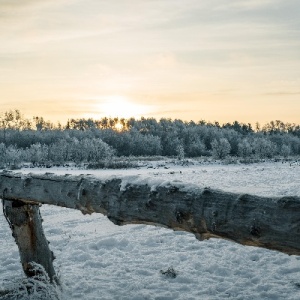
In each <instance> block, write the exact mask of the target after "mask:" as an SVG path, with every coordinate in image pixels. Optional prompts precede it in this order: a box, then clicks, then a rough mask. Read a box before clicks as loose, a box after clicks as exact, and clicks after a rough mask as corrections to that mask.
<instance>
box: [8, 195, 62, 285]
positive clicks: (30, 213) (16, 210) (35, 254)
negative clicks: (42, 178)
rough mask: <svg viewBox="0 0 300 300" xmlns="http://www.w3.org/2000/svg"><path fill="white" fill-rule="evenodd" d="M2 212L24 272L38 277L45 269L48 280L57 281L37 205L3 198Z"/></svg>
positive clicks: (52, 257) (52, 256)
mask: <svg viewBox="0 0 300 300" xmlns="http://www.w3.org/2000/svg"><path fill="white" fill-rule="evenodd" d="M3 212H4V214H5V217H6V219H7V221H8V223H9V225H10V228H11V230H12V235H13V237H14V239H15V241H16V244H17V245H18V248H19V253H20V258H21V264H22V267H23V270H24V273H25V274H26V275H27V276H29V277H39V275H43V273H44V272H45V271H46V273H47V274H48V276H49V279H50V282H56V283H58V280H57V277H56V274H55V271H54V267H53V263H52V262H53V260H54V255H53V253H52V251H51V250H50V249H49V246H48V241H47V240H46V237H45V235H44V231H43V227H42V220H41V215H40V210H39V205H38V204H26V203H24V202H22V201H18V200H17V201H9V200H5V199H3ZM36 264H38V265H40V266H42V267H43V268H44V270H42V269H41V268H40V266H37V265H36ZM40 273H41V274H40Z"/></svg>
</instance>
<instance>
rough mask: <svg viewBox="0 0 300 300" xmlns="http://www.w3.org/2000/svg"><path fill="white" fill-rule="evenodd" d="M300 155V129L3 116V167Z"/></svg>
mask: <svg viewBox="0 0 300 300" xmlns="http://www.w3.org/2000/svg"><path fill="white" fill-rule="evenodd" d="M299 154H300V125H297V124H291V123H284V122H282V121H279V120H276V121H271V122H269V123H267V124H265V125H263V126H260V124H258V123H257V124H256V125H255V128H253V127H252V125H251V124H249V123H248V124H245V123H240V122H238V121H234V122H233V123H226V124H222V125H221V124H219V123H218V122H214V123H211V122H206V121H204V120H200V121H199V122H194V121H190V122H185V121H182V120H179V119H175V120H172V119H169V118H161V119H160V120H156V119H155V118H143V117H142V118H141V119H135V118H130V119H120V118H101V119H99V120H93V119H70V120H68V121H67V123H66V124H65V125H62V124H60V123H58V124H54V123H52V122H49V121H45V119H44V118H43V117H33V118H32V119H31V120H30V119H26V118H24V117H23V115H22V114H21V113H20V111H19V110H10V111H7V112H4V113H2V114H0V165H1V166H3V165H16V164H19V163H21V162H31V163H32V164H63V163H66V162H75V163H78V164H79V163H90V162H94V163H95V162H98V161H100V160H104V159H106V160H108V159H112V158H113V157H115V156H125V157H126V156H157V155H160V156H173V157H174V156H176V157H178V158H180V159H182V158H184V157H199V156H213V157H214V158H217V159H224V158H226V157H230V156H232V157H239V158H241V159H244V160H247V159H252V158H259V159H262V158H273V157H275V156H282V157H288V156H297V155H299Z"/></svg>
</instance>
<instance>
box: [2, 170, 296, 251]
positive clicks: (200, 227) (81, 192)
mask: <svg viewBox="0 0 300 300" xmlns="http://www.w3.org/2000/svg"><path fill="white" fill-rule="evenodd" d="M1 193H5V199H8V200H20V201H24V202H27V203H42V204H52V205H57V206H62V207H68V208H73V209H79V210H81V211H82V213H84V214H87V213H88V214H90V213H93V212H97V213H102V214H104V215H107V217H108V218H109V219H110V220H111V221H112V222H113V223H115V224H117V225H124V224H138V223H140V224H152V225H157V226H163V227H167V228H171V229H173V230H184V231H188V232H191V233H193V234H195V236H196V237H197V238H198V239H200V240H201V239H208V238H212V237H213V238H224V239H227V240H231V241H235V242H237V243H240V244H243V245H251V246H257V247H264V248H268V249H273V250H278V251H281V252H284V253H287V254H296V255H300V198H299V197H282V198H271V197H270V198H266V197H259V196H252V195H248V194H233V193H227V192H223V191H219V190H212V189H209V188H200V187H199V186H196V185H190V184H188V185H187V184H183V183H178V182H169V183H164V184H162V182H154V180H152V179H149V180H145V179H140V178H139V177H138V176H135V177H130V178H128V177H120V178H110V179H103V180H101V179H99V178H94V177H91V176H70V175H65V176H58V175H54V174H50V173H48V174H47V173H46V174H45V175H32V174H28V175H24V174H16V173H12V172H4V173H0V195H1Z"/></svg>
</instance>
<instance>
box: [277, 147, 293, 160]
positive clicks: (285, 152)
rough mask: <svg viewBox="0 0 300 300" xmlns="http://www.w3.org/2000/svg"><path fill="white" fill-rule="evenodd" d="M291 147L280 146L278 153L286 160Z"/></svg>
mask: <svg viewBox="0 0 300 300" xmlns="http://www.w3.org/2000/svg"><path fill="white" fill-rule="evenodd" d="M291 151H292V149H291V146H290V145H282V146H281V150H280V153H281V155H282V156H283V157H284V158H287V157H288V156H289V155H290V154H291Z"/></svg>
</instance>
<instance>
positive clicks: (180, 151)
mask: <svg viewBox="0 0 300 300" xmlns="http://www.w3.org/2000/svg"><path fill="white" fill-rule="evenodd" d="M176 152H177V158H178V159H179V160H183V159H184V155H185V153H184V147H183V145H182V144H180V145H178V146H177V148H176Z"/></svg>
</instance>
